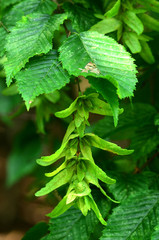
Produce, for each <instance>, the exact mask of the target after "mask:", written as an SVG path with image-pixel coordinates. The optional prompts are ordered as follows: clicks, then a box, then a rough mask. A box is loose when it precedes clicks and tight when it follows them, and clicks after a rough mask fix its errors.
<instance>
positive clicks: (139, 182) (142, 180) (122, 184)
mask: <svg viewBox="0 0 159 240" xmlns="http://www.w3.org/2000/svg"><path fill="white" fill-rule="evenodd" d="M112 176H113V177H115V178H116V183H115V184H112V185H108V188H109V190H110V191H111V193H112V194H113V196H114V197H115V199H116V200H118V201H120V202H121V201H124V200H125V199H127V198H128V197H129V196H130V195H134V194H137V193H140V192H142V191H146V190H148V187H149V184H148V183H149V178H148V177H147V175H146V174H145V175H144V174H138V175H137V174H135V175H131V174H122V173H121V174H117V173H112Z"/></svg>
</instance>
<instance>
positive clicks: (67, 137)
mask: <svg viewBox="0 0 159 240" xmlns="http://www.w3.org/2000/svg"><path fill="white" fill-rule="evenodd" d="M74 130H75V123H74V121H72V122H70V124H69V126H68V127H67V131H66V133H65V136H64V138H63V141H62V143H65V142H67V140H68V139H69V137H70V135H71V134H72V133H73V132H74Z"/></svg>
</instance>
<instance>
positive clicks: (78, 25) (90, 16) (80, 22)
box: [63, 2, 97, 32]
mask: <svg viewBox="0 0 159 240" xmlns="http://www.w3.org/2000/svg"><path fill="white" fill-rule="evenodd" d="M63 8H64V10H65V12H67V13H68V19H70V20H71V21H72V27H73V29H75V30H76V31H77V32H83V31H87V30H89V29H90V27H91V26H92V25H94V24H95V23H96V22H97V18H95V17H94V13H93V12H92V11H90V10H88V9H86V8H82V7H81V6H79V5H76V4H74V5H73V4H71V3H69V2H67V3H65V4H64V5H63Z"/></svg>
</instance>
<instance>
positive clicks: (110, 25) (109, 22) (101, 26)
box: [90, 18, 121, 34]
mask: <svg viewBox="0 0 159 240" xmlns="http://www.w3.org/2000/svg"><path fill="white" fill-rule="evenodd" d="M120 26H121V22H120V21H119V20H117V19H115V18H107V19H103V20H101V21H100V22H98V23H96V24H95V25H94V26H92V27H91V29H90V31H97V32H98V33H102V34H107V33H110V32H114V31H116V30H117V29H118V28H119V27H120Z"/></svg>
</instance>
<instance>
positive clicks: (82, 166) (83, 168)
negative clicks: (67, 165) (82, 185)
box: [77, 161, 86, 182]
mask: <svg viewBox="0 0 159 240" xmlns="http://www.w3.org/2000/svg"><path fill="white" fill-rule="evenodd" d="M85 173H86V166H85V164H84V162H83V161H80V162H79V163H78V165H77V178H78V180H79V181H80V182H81V181H82V180H83V179H84V177H85Z"/></svg>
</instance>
